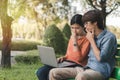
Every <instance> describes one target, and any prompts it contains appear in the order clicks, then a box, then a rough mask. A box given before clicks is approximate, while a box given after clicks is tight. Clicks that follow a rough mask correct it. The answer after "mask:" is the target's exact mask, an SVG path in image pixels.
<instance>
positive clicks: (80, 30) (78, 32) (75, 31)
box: [71, 24, 83, 36]
mask: <svg viewBox="0 0 120 80" xmlns="http://www.w3.org/2000/svg"><path fill="white" fill-rule="evenodd" d="M71 33H72V34H76V35H77V36H79V35H82V33H83V27H81V26H80V25H79V24H73V25H71Z"/></svg>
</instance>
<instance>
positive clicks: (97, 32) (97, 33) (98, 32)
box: [95, 29, 103, 36]
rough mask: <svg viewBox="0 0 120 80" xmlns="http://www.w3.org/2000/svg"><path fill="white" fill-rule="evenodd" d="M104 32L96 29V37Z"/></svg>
mask: <svg viewBox="0 0 120 80" xmlns="http://www.w3.org/2000/svg"><path fill="white" fill-rule="evenodd" d="M102 31H103V30H102V29H96V30H95V36H98V35H99V34H100V33H101V32H102Z"/></svg>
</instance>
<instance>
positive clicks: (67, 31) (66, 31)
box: [62, 23, 71, 39]
mask: <svg viewBox="0 0 120 80" xmlns="http://www.w3.org/2000/svg"><path fill="white" fill-rule="evenodd" d="M62 33H63V34H64V36H65V37H66V38H67V39H69V38H70V36H71V30H70V26H69V25H68V24H67V23H66V24H65V26H64V28H63V30H62Z"/></svg>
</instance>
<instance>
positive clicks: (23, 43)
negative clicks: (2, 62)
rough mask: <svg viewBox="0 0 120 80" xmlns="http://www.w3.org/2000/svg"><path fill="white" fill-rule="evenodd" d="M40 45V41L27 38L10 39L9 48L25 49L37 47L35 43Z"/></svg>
mask: <svg viewBox="0 0 120 80" xmlns="http://www.w3.org/2000/svg"><path fill="white" fill-rule="evenodd" d="M1 44H2V42H1V40H0V50H1ZM38 44H39V45H40V44H41V43H40V42H36V41H28V40H14V41H12V46H11V50H18V51H26V50H33V49H37V45H38Z"/></svg>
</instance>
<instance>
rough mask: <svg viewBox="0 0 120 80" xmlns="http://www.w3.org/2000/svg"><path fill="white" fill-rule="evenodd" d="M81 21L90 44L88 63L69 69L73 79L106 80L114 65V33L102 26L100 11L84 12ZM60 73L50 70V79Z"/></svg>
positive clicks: (115, 44) (115, 43)
mask: <svg viewBox="0 0 120 80" xmlns="http://www.w3.org/2000/svg"><path fill="white" fill-rule="evenodd" d="M82 21H83V23H84V27H85V28H86V32H87V35H86V37H87V39H88V40H89V42H90V44H91V46H90V51H89V54H88V57H89V58H88V63H87V65H86V66H85V67H76V68H74V70H73V68H70V69H69V74H66V75H67V76H71V73H70V71H72V74H74V78H75V80H107V79H108V78H109V77H110V75H111V72H112V71H113V68H114V66H115V53H116V49H117V41H116V37H115V35H114V34H112V33H111V32H109V31H107V30H106V29H105V28H104V26H103V17H102V14H101V11H99V10H90V11H88V12H86V13H85V14H84V15H83V17H82ZM60 75H61V74H59V73H57V74H56V72H55V71H54V70H51V71H50V78H49V79H50V80H62V78H61V79H60V78H59V79H57V78H56V76H60Z"/></svg>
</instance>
